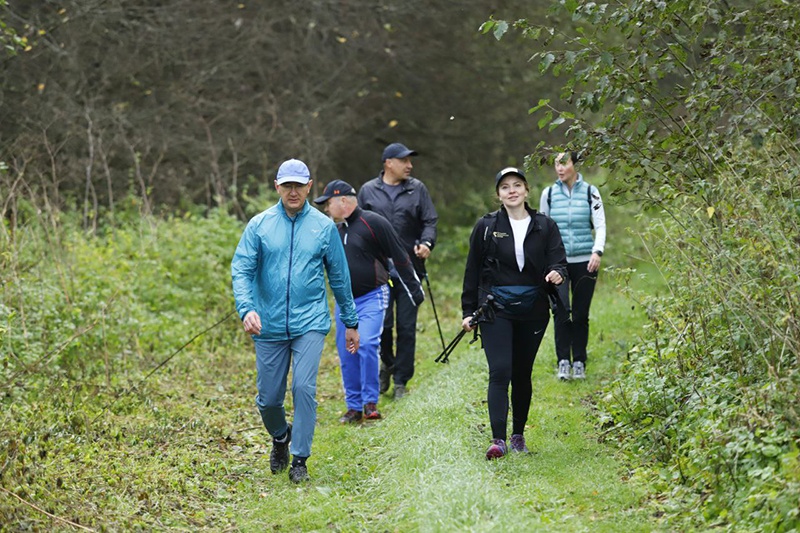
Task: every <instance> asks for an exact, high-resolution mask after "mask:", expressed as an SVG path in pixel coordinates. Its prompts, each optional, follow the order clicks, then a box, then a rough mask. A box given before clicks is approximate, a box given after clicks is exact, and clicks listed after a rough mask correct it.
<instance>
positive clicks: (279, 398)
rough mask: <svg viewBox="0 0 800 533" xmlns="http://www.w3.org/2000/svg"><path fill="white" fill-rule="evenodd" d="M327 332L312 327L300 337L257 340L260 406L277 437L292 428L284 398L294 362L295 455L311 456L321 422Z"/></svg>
mask: <svg viewBox="0 0 800 533" xmlns="http://www.w3.org/2000/svg"><path fill="white" fill-rule="evenodd" d="M324 341H325V334H324V333H322V332H320V331H309V332H308V333H306V334H304V335H301V336H300V337H297V338H294V339H291V340H288V341H279V342H268V341H263V340H256V341H255V345H256V371H257V376H256V385H257V387H258V395H256V406H257V407H258V411H259V412H260V413H261V420H262V421H263V422H264V427H266V428H267V431H268V432H269V434H270V435H272V436H273V437H280V436H282V435H284V434H285V433H286V430H287V429H288V428H289V426H288V423H287V422H286V410H285V409H284V407H283V401H284V398H285V397H286V380H287V376H288V374H289V362H290V361H291V363H292V402H293V404H294V424H293V425H292V444H291V446H290V447H289V451H290V452H291V454H292V455H293V456H295V457H309V456H310V455H311V442H312V441H313V440H314V427H315V426H316V424H317V399H316V395H317V373H318V372H319V360H320V358H321V357H322V346H323V343H324Z"/></svg>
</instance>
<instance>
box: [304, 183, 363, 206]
mask: <svg viewBox="0 0 800 533" xmlns="http://www.w3.org/2000/svg"><path fill="white" fill-rule="evenodd" d="M355 195H356V190H355V189H354V188H353V186H352V185H350V184H349V183H347V182H346V181H342V180H333V181H332V182H330V183H328V184H327V185H326V186H325V190H323V191H322V196H318V197H317V198H314V203H315V204H318V205H319V204H324V203H325V202H327V201H328V200H329V199H330V198H334V197H336V196H355Z"/></svg>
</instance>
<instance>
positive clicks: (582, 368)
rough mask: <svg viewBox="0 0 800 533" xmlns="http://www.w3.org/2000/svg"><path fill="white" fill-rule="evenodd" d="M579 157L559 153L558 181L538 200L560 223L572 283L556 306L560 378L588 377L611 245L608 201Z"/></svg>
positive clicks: (563, 289)
mask: <svg viewBox="0 0 800 533" xmlns="http://www.w3.org/2000/svg"><path fill="white" fill-rule="evenodd" d="M579 160H580V159H579V156H578V154H577V153H576V152H565V153H561V154H558V156H556V160H555V170H556V174H557V175H558V179H557V180H556V182H555V184H553V185H551V186H550V187H547V188H546V189H545V190H544V191H543V192H542V197H541V200H540V202H539V211H540V212H541V213H544V214H546V215H548V216H550V218H552V219H553V220H555V222H556V224H558V230H559V231H560V232H561V239H562V240H563V241H564V248H565V249H566V251H567V273H568V275H569V283H562V284H561V285H560V286H559V287H558V291H559V297H560V298H561V301H562V302H564V304H565V306H564V307H560V306H556V307H555V308H554V310H553V313H554V318H555V341H556V355H557V356H558V374H557V376H558V378H559V379H562V380H567V379H570V378H575V379H583V378H585V377H586V345H587V344H588V342H589V307H590V306H591V304H592V296H593V295H594V287H595V284H596V283H597V274H598V272H599V269H600V261H601V257H602V256H603V249H604V248H605V243H606V215H605V211H604V209H603V201H602V199H601V198H600V192H599V191H598V190H597V187H594V186H592V185H589V184H588V183H586V182H585V181H584V180H583V176H582V175H581V174H579V173H578V171H577V170H576V169H575V164H576V163H577V162H578V161H579ZM570 291H571V292H572V298H571V304H570ZM570 313H571V315H572V319H571V320H570Z"/></svg>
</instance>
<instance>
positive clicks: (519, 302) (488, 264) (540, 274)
mask: <svg viewBox="0 0 800 533" xmlns="http://www.w3.org/2000/svg"><path fill="white" fill-rule="evenodd" d="M495 190H496V192H497V196H498V198H499V199H500V202H501V204H502V206H501V207H500V209H499V210H498V211H495V212H494V213H489V214H488V215H485V216H484V217H482V218H481V219H480V220H478V222H477V224H476V225H475V228H474V229H473V230H472V235H471V237H470V247H469V254H468V256H467V265H466V269H465V271H464V287H463V290H462V293H461V310H462V316H463V317H464V319H463V322H462V327H463V328H464V330H466V331H472V330H473V329H474V328H475V327H477V326H478V324H479V325H480V332H481V335H482V337H483V348H484V352H485V353H486V360H487V362H488V364H489V388H488V404H489V421H490V423H491V427H492V443H491V445H490V446H489V449H488V450H487V451H486V458H487V459H496V458H500V457H503V456H504V455H505V454H506V453H507V450H508V448H507V446H506V432H507V422H508V407H509V406H508V386H509V384H511V407H512V412H513V419H512V434H511V439H510V442H509V444H510V447H511V450H512V451H517V452H527V451H528V449H527V447H526V445H525V437H524V432H525V424H526V422H527V420H528V411H529V409H530V404H531V396H532V386H531V371H532V370H533V361H534V359H535V358H536V352H537V351H538V349H539V345H540V344H541V342H542V337H544V332H545V329H546V328H547V323H548V321H549V320H550V306H549V304H548V292H551V291H553V290H554V287H553V286H554V285H559V284H561V283H562V282H563V281H564V279H565V278H566V270H567V257H566V253H565V251H564V244H563V243H562V241H561V234H560V233H559V232H558V226H556V224H555V222H553V220H552V219H550V218H548V217H546V216H544V215H542V214H540V213H537V212H536V210H534V209H531V208H530V207H528V205H527V203H526V200H527V198H528V193H529V192H530V190H529V188H528V182H527V180H526V179H525V174H524V173H523V172H522V171H520V170H519V169H517V168H514V167H509V168H505V169H503V170H501V171H500V172H498V173H497V176H496V177H495ZM490 295H491V298H489V296H490ZM479 310H480V312H479ZM476 315H479V318H477V320H476V318H475V317H476ZM476 322H477V323H478V324H476Z"/></svg>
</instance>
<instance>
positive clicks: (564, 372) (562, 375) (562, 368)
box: [556, 359, 570, 381]
mask: <svg viewBox="0 0 800 533" xmlns="http://www.w3.org/2000/svg"><path fill="white" fill-rule="evenodd" d="M556 375H557V376H558V379H560V380H561V381H566V380H568V379H569V378H570V375H569V361H567V360H566V359H562V360H561V361H559V362H558V374H556Z"/></svg>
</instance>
